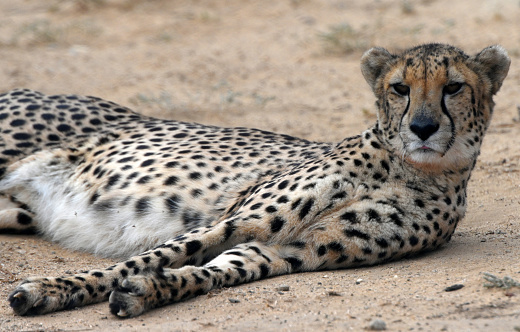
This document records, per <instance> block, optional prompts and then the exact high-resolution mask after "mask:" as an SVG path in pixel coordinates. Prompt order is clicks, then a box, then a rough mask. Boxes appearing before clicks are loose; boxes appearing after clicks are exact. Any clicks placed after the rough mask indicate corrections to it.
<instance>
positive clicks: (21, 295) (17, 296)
mask: <svg viewBox="0 0 520 332" xmlns="http://www.w3.org/2000/svg"><path fill="white" fill-rule="evenodd" d="M19 297H23V293H22V292H16V294H14V295H12V298H15V299H16V298H19Z"/></svg>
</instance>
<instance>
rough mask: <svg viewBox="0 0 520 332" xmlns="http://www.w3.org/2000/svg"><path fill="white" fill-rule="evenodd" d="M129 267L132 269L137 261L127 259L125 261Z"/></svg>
mask: <svg viewBox="0 0 520 332" xmlns="http://www.w3.org/2000/svg"><path fill="white" fill-rule="evenodd" d="M125 265H126V267H127V268H129V269H131V268H133V267H134V266H135V261H127V262H125Z"/></svg>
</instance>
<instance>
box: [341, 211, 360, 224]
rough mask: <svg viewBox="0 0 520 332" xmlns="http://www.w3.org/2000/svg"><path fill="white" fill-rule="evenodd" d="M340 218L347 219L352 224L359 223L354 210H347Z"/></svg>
mask: <svg viewBox="0 0 520 332" xmlns="http://www.w3.org/2000/svg"><path fill="white" fill-rule="evenodd" d="M341 219H342V220H346V221H349V222H351V223H353V224H356V223H359V220H358V218H357V213H356V212H350V211H347V212H345V213H343V214H342V215H341Z"/></svg>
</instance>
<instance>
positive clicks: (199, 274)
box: [0, 44, 510, 317]
mask: <svg viewBox="0 0 520 332" xmlns="http://www.w3.org/2000/svg"><path fill="white" fill-rule="evenodd" d="M509 64H510V59H509V57H508V55H507V52H506V51H505V50H504V49H503V48H502V47H500V46H490V47H487V48H485V49H483V50H482V51H481V52H480V53H478V54H476V55H474V56H468V55H466V54H465V53H464V52H463V51H461V50H460V49H458V48H456V47H453V46H449V45H444V44H425V45H420V46H417V47H413V48H410V49H408V50H405V51H404V52H402V53H399V54H394V53H390V52H389V51H387V50H385V49H384V48H377V47H376V48H372V49H370V50H369V51H367V52H366V53H365V54H364V55H363V56H362V59H361V70H362V73H363V75H364V77H365V79H366V81H367V82H368V84H369V85H370V87H371V88H372V90H373V92H374V94H375V97H376V100H377V101H376V107H377V121H376V123H375V124H374V125H373V126H372V127H370V128H369V129H367V130H366V131H364V132H363V133H361V134H360V135H357V136H353V137H349V138H346V139H344V140H342V141H340V142H337V143H321V142H311V141H308V140H305V139H300V138H295V137H291V136H288V135H283V134H276V133H271V132H267V131H262V130H257V129H247V128H220V127H214V126H206V125H201V124H195V123H184V122H177V121H169V120H159V119H155V118H151V117H146V116H142V115H139V114H137V113H134V112H132V111H131V110H129V109H127V108H124V107H121V106H119V105H116V104H114V103H111V102H108V101H105V100H101V99H99V98H94V97H82V96H76V95H56V96H47V95H43V94H41V93H39V92H35V91H31V90H26V89H19V90H14V91H11V92H9V93H7V94H4V95H2V96H0V124H1V127H2V129H3V130H2V135H1V136H0V138H1V149H0V151H1V154H2V156H1V159H0V166H2V167H1V169H0V173H1V180H0V194H1V200H2V204H3V205H2V206H3V209H2V210H1V212H0V228H1V229H2V231H3V232H6V231H15V232H29V231H36V232H37V233H39V234H41V235H43V236H44V237H45V238H47V239H49V240H51V241H55V242H57V243H59V244H61V245H63V246H65V247H67V248H70V249H73V250H82V251H86V252H91V253H93V254H95V255H98V256H103V257H113V258H118V259H120V260H121V263H118V264H115V265H113V266H111V267H108V268H105V269H99V270H92V271H87V272H83V273H79V274H76V275H67V276H62V277H48V278H42V277H31V278H28V279H26V280H25V281H23V282H21V283H20V284H19V285H18V286H17V287H16V288H15V289H14V291H13V292H12V293H11V294H10V295H9V298H8V301H9V303H10V305H11V307H12V309H13V310H14V312H15V313H16V314H18V315H37V314H44V313H49V312H53V311H56V310H64V309H70V308H73V307H79V306H83V305H87V304H91V303H96V302H101V301H105V300H108V301H109V309H110V312H111V313H112V314H114V315H116V316H118V317H133V316H137V315H139V314H142V313H143V312H145V311H147V310H150V309H153V308H156V307H159V306H163V305H166V304H170V303H174V302H178V301H182V300H185V299H188V298H192V297H194V296H197V295H201V294H205V293H207V292H209V291H210V290H212V289H215V288H218V287H223V286H226V287H227V286H233V285H238V284H241V283H245V282H251V281H254V280H258V279H263V278H267V277H273V276H278V275H283V274H288V273H295V272H302V271H319V270H330V269H340V268H349V267H356V266H363V265H372V264H379V263H384V262H387V261H390V260H395V259H398V258H400V257H404V256H408V255H412V254H416V253H419V252H423V251H427V250H432V249H435V248H437V247H439V246H441V245H442V244H444V243H446V242H448V241H449V240H450V238H451V236H452V234H453V232H454V230H455V228H456V227H457V224H458V223H459V221H460V220H461V218H463V216H464V214H465V209H466V186H467V184H468V180H469V178H470V173H471V171H472V169H473V168H474V166H475V163H476V159H477V156H478V154H479V150H480V146H481V144H482V139H483V136H484V133H485V131H486V128H487V127H488V125H489V122H490V119H491V116H492V113H493V107H494V102H493V98H492V97H493V95H495V94H496V93H497V91H498V90H499V89H500V87H501V85H502V82H503V80H504V78H505V77H506V75H507V72H508V70H509Z"/></svg>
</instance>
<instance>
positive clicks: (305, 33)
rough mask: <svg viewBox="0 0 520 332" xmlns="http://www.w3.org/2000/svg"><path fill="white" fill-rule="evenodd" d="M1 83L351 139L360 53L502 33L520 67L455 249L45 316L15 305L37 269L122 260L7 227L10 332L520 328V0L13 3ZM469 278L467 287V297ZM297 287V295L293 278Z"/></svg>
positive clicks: (358, 100)
mask: <svg viewBox="0 0 520 332" xmlns="http://www.w3.org/2000/svg"><path fill="white" fill-rule="evenodd" d="M0 13H1V14H0V15H1V19H0V91H7V90H9V89H12V88H16V87H28V88H32V89H36V90H40V91H42V92H45V93H49V94H56V93H76V94H83V95H95V96H99V97H102V98H105V99H108V100H112V101H115V102H117V103H120V104H122V105H125V106H130V107H132V108H133V109H135V110H136V111H139V112H141V113H145V114H149V115H153V116H157V117H162V118H173V119H178V120H188V121H197V122H202V123H208V124H217V125H225V126H249V127H257V128H262V129H266V130H270V131H277V132H283V133H287V134H291V135H296V136H300V137H304V138H307V139H311V140H324V141H337V140H340V139H342V138H344V137H347V136H351V135H354V134H357V133H359V132H360V131H361V130H362V129H363V128H365V127H367V126H368V125H370V124H372V123H373V122H374V119H375V115H374V106H373V103H374V98H373V96H372V94H371V91H370V89H369V87H368V85H367V84H366V83H365V81H364V79H363V78H362V76H361V73H360V69H359V59H360V57H361V55H362V53H363V52H364V51H365V50H367V49H368V48H370V47H372V46H383V47H386V48H388V49H390V50H394V51H398V50H400V49H403V48H407V47H409V46H413V45H416V44H419V43H423V42H432V41H436V42H447V43H451V44H454V45H456V46H459V47H461V48H463V49H464V50H466V51H467V52H468V53H476V52H478V51H480V50H481V49H482V48H484V47H485V46H488V45H490V44H501V45H503V46H504V47H505V48H506V49H507V50H508V51H509V54H510V55H511V58H512V66H511V69H510V72H509V76H508V77H507V79H506V80H505V82H504V85H503V87H502V90H501V91H500V92H499V94H498V95H497V96H496V98H495V100H496V102H497V105H496V109H495V115H494V119H493V123H492V125H491V127H490V129H489V131H488V135H487V137H486V139H485V141H484V145H483V148H482V154H481V157H480V159H479V162H478V164H477V167H476V169H475V171H474V173H473V176H472V180H471V183H470V185H469V193H468V195H469V208H468V213H467V215H466V218H465V219H464V220H463V222H462V223H461V224H460V226H459V228H458V231H457V233H456V235H455V236H454V237H453V239H452V241H451V243H450V244H448V245H446V246H444V247H443V248H442V249H441V250H438V251H436V252H433V253H430V254H427V255H423V256H420V257H415V258H412V259H406V260H402V261H398V262H394V263H391V264H386V265H380V266H374V267H367V268H358V269H350V270H340V271H332V272H316V273H303V274H295V275H290V276H283V277H277V278H272V279H268V280H263V281H260V282H255V283H251V284H245V285H242V286H239V287H234V288H228V289H221V290H217V291H212V292H211V293H209V294H208V295H204V296H200V297H197V298H195V299H192V300H189V301H186V302H183V303H179V304H176V305H171V306H167V307H163V308H159V309H157V310H153V311H151V312H149V313H146V314H144V315H142V316H140V317H138V318H135V319H126V320H121V319H117V318H115V317H113V316H112V315H110V314H109V311H108V306H107V304H106V303H101V304H98V305H93V306H89V307H85V308H80V309H76V310H72V311H64V312H58V313H54V314H50V315H45V316H39V317H18V316H15V315H13V313H12V311H11V310H10V308H9V305H8V303H7V301H6V300H5V299H6V298H7V296H8V294H9V292H10V291H11V290H12V289H13V288H14V287H15V285H16V284H17V283H18V282H19V281H20V280H21V279H23V278H26V277H28V276H37V275H40V276H41V275H51V276H55V275H62V274H66V273H74V272H77V271H80V270H86V269H90V268H95V267H102V266H108V265H110V264H112V263H113V262H112V261H110V260H106V259H105V260H103V259H99V258H96V257H94V256H92V255H89V254H85V253H77V252H70V251H68V250H64V249H62V248H60V247H59V246H57V245H55V244H52V243H49V242H47V241H44V240H42V239H40V238H38V237H36V236H13V235H0V330H1V331H98V330H111V331H135V330H139V331H147V330H150V331H152V330H153V331H161V330H163V331H192V330H193V331H198V330H204V331H221V330H226V331H245V330H248V331H315V330H320V331H344V330H353V331H359V330H362V329H367V328H368V327H369V325H370V323H371V321H373V320H374V319H380V320H383V321H384V322H385V323H386V327H387V330H390V331H520V288H511V289H508V290H504V289H499V288H486V287H484V286H483V284H484V279H483V276H484V274H483V273H484V272H490V273H493V274H495V275H496V276H498V277H500V278H503V277H505V276H510V277H512V278H514V279H516V280H520V247H519V245H518V244H519V241H520V224H519V221H520V144H519V143H520V110H519V106H518V105H519V104H520V65H519V61H518V60H519V57H520V19H519V17H520V3H519V2H518V0H509V1H508V0H493V1H492V0H484V1H478V2H477V1H471V0H464V1H452V0H421V1H412V0H409V1H405V0H402V1H397V0H394V1H391V0H377V1H376V0H369V1H366V0H348V1H347V0H345V1H341V0H321V1H318V0H278V1H275V0H263V1H252V0H251V1H250V0H226V1H222V0H221V1H218V0H192V1H181V0H176V1H167V0H151V1H145V0H48V1H38V0H20V1H12V0H0ZM454 284H462V285H463V286H464V287H463V288H461V289H459V290H457V291H452V292H446V291H445V288H446V287H448V286H451V285H454ZM284 285H286V286H289V289H288V290H284V291H281V290H280V288H279V287H280V286H284Z"/></svg>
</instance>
